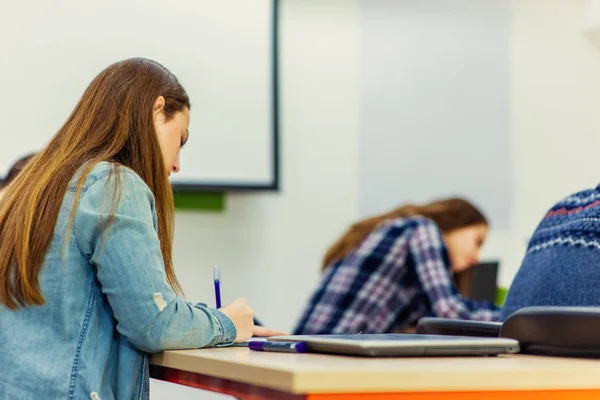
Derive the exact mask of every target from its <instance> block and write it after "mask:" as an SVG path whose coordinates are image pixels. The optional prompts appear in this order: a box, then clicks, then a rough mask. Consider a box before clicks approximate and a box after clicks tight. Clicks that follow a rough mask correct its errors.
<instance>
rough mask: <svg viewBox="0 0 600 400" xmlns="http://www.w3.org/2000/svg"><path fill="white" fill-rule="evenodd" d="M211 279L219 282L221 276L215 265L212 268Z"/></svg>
mask: <svg viewBox="0 0 600 400" xmlns="http://www.w3.org/2000/svg"><path fill="white" fill-rule="evenodd" d="M213 279H214V280H215V281H220V280H221V274H220V272H219V267H217V266H216V265H215V266H214V267H213Z"/></svg>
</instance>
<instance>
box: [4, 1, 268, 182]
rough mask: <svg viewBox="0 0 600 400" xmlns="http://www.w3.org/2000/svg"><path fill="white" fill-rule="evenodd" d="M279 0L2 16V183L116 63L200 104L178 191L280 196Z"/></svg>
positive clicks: (75, 5)
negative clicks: (146, 72) (153, 74)
mask: <svg viewBox="0 0 600 400" xmlns="http://www.w3.org/2000/svg"><path fill="white" fill-rule="evenodd" d="M276 49H277V0H252V1H248V0H180V1H178V2H175V3H171V2H165V1H160V0H103V1H98V0H94V1H89V0H54V1H45V0H19V1H14V2H5V3H3V4H2V10H1V11H0V54H1V57H2V62H1V63H0V87H1V88H2V96H0V115H1V116H2V121H3V123H2V125H3V133H2V135H1V143H0V178H2V177H4V176H5V174H6V172H8V168H9V167H10V165H11V163H12V162H13V161H14V160H16V159H17V158H19V157H20V156H22V155H24V154H26V153H29V152H33V151H36V150H39V149H40V148H42V147H43V146H44V145H45V144H46V143H47V142H48V140H49V139H50V138H51V137H52V136H53V135H54V134H55V133H56V131H57V130H58V129H59V128H60V126H61V125H62V124H63V122H64V121H65V120H66V118H67V116H68V115H69V113H70V112H71V110H72V109H73V107H74V106H75V104H76V102H77V101H78V100H79V98H80V96H81V95H82V93H83V91H84V90H85V88H86V87H87V85H88V84H89V83H90V81H91V80H92V79H93V78H94V77H95V76H96V75H97V74H98V73H99V72H100V71H101V70H102V69H104V68H105V67H107V66H108V65H110V64H111V63H113V62H115V61H119V60H122V59H126V58H131V57H146V58H150V59H153V60H156V61H158V62H160V63H161V64H163V65H164V66H166V67H167V68H169V69H170V70H171V71H172V72H173V73H174V74H175V75H176V76H177V77H178V78H179V80H180V81H181V83H182V84H183V86H184V88H185V89H186V90H187V92H188V95H189V96H190V100H191V103H192V109H191V123H190V138H189V141H188V143H187V144H186V147H185V148H184V149H183V150H182V153H181V172H180V173H178V174H174V175H173V177H172V182H173V183H174V184H175V185H176V186H177V187H178V188H179V189H181V190H186V189H187V190H197V189H202V188H204V189H208V188H223V189H236V188H240V189H277V187H278V169H277V68H276V66H277V60H276V59H277V54H276Z"/></svg>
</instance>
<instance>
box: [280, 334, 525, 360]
mask: <svg viewBox="0 0 600 400" xmlns="http://www.w3.org/2000/svg"><path fill="white" fill-rule="evenodd" d="M269 341H273V342H304V343H306V345H307V348H308V350H309V351H310V352H314V353H328V354H343V355H353V356H364V357H426V356H494V355H498V354H511V353H518V352H519V342H517V341H516V340H512V339H506V338H480V337H462V336H441V335H439V336H438V335H412V334H399V333H389V334H359V335H292V336H274V337H270V338H269Z"/></svg>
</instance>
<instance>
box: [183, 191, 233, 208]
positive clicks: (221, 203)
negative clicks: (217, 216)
mask: <svg viewBox="0 0 600 400" xmlns="http://www.w3.org/2000/svg"><path fill="white" fill-rule="evenodd" d="M173 195H174V197H175V209H176V210H199V211H213V212H222V211H225V193H208V192H207V193H188V192H185V193H177V192H175V193H173Z"/></svg>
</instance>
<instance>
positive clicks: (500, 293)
mask: <svg viewBox="0 0 600 400" xmlns="http://www.w3.org/2000/svg"><path fill="white" fill-rule="evenodd" d="M507 293H508V289H507V288H505V287H498V288H497V289H496V305H497V306H498V307H501V306H502V305H503V304H504V300H505V299H506V294H507Z"/></svg>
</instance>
